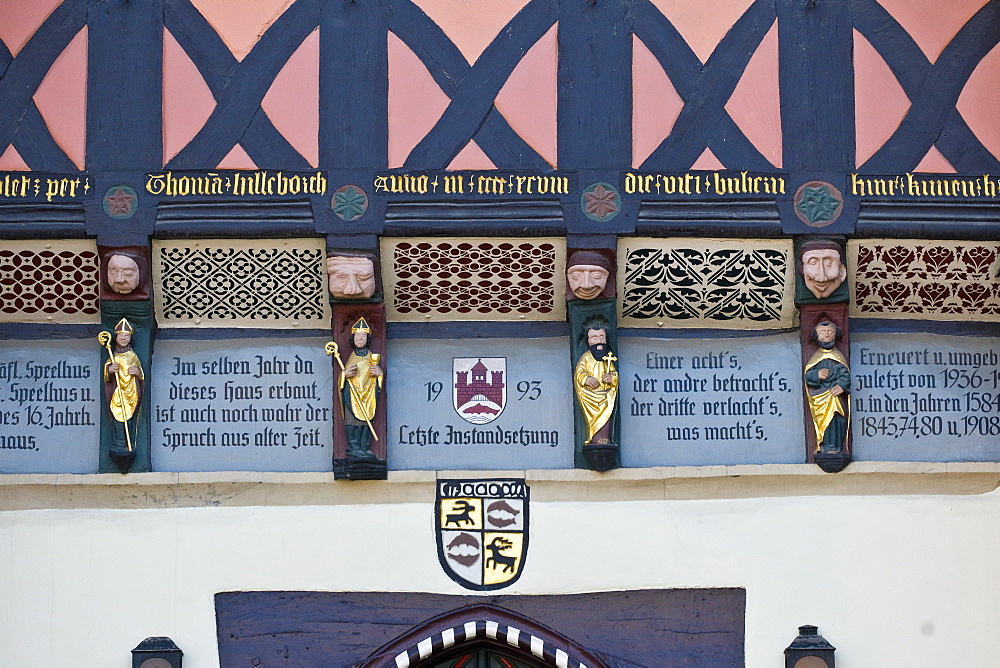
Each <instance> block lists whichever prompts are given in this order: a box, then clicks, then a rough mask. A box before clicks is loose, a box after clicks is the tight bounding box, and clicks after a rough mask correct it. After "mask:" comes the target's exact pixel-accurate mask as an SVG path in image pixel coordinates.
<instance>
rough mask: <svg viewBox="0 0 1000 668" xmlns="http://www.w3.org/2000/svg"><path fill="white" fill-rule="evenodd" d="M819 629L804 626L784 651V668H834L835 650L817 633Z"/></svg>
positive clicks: (807, 625)
mask: <svg viewBox="0 0 1000 668" xmlns="http://www.w3.org/2000/svg"><path fill="white" fill-rule="evenodd" d="M818 630H819V629H818V628H817V627H815V626H810V625H809V624H806V625H805V626H800V627H799V635H798V637H797V638H795V640H793V641H792V644H791V645H789V646H788V647H787V648H786V649H785V668H834V667H835V665H836V664H835V661H834V658H833V653H834V652H835V651H837V648H836V647H834V646H833V645H831V644H830V643H828V642H827V641H826V638H824V637H823V636H821V635H820V634H819V633H817V631H818Z"/></svg>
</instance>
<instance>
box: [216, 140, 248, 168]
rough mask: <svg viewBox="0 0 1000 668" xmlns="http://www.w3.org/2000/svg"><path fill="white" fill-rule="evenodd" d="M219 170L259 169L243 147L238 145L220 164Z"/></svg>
mask: <svg viewBox="0 0 1000 668" xmlns="http://www.w3.org/2000/svg"><path fill="white" fill-rule="evenodd" d="M218 168H219V169H257V165H255V164H254V161H253V160H251V159H250V156H249V155H247V152H246V151H244V150H243V147H242V146H240V145H239V144H237V145H236V146H234V147H233V150H231V151H230V152H229V153H227V154H226V157H225V158H223V159H222V162H220V163H219V164H218Z"/></svg>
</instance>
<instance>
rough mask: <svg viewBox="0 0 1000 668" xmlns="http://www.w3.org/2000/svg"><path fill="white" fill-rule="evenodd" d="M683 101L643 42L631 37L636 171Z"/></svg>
mask: <svg viewBox="0 0 1000 668" xmlns="http://www.w3.org/2000/svg"><path fill="white" fill-rule="evenodd" d="M683 108H684V100H682V99H681V96H680V95H678V94H677V89H676V88H674V85H673V84H672V83H670V79H669V78H668V77H667V73H666V72H664V71H663V67H662V66H661V65H660V63H659V61H658V60H656V56H654V55H653V54H652V53H651V52H650V50H649V48H647V47H646V45H645V44H643V43H642V40H641V39H639V38H638V37H636V36H635V35H632V167H633V168H635V169H638V168H639V167H640V166H641V165H642V163H643V162H644V161H645V160H646V158H648V157H649V155H650V154H651V153H652V152H653V151H655V150H656V147H657V146H659V145H660V144H661V143H662V142H663V140H664V139H666V138H667V135H669V134H670V130H671V129H672V128H673V127H674V123H675V122H676V121H677V117H678V116H680V113H681V109H683Z"/></svg>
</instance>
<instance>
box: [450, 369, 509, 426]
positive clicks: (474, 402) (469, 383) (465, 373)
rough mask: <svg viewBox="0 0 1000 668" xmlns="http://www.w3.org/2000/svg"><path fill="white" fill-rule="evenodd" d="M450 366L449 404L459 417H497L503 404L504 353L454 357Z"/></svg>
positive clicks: (477, 420)
mask: <svg viewBox="0 0 1000 668" xmlns="http://www.w3.org/2000/svg"><path fill="white" fill-rule="evenodd" d="M452 370H453V376H454V380H455V382H454V383H453V384H452V393H451V397H452V405H453V406H454V407H455V412H456V413H458V414H459V416H460V417H461V418H462V419H463V420H465V421H466V422H471V423H472V424H486V423H487V422H493V420H496V419H497V418H498V417H500V414H501V413H503V409H504V406H506V405H507V383H506V381H505V379H504V376H505V375H507V358H506V357H456V358H454V361H453V362H452Z"/></svg>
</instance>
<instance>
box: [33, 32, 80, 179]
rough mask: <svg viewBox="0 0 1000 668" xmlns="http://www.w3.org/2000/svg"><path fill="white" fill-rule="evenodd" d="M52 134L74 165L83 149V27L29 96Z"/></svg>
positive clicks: (76, 163) (78, 166) (77, 166)
mask: <svg viewBox="0 0 1000 668" xmlns="http://www.w3.org/2000/svg"><path fill="white" fill-rule="evenodd" d="M33 99H34V101H35V104H36V105H37V106H38V111H39V112H41V114H42V118H44V119H45V125H46V126H48V128H49V132H50V133H51V134H52V138H53V139H55V140H56V143H57V144H59V146H60V147H61V148H62V150H63V151H65V152H66V155H68V156H69V159H70V160H72V161H73V163H74V164H75V165H76V168H77V169H83V168H84V164H85V160H86V150H87V27H86V26H84V27H83V28H82V29H81V30H80V32H78V33H77V34H76V36H75V37H74V38H73V39H72V40H70V43H69V44H68V45H67V46H66V48H65V49H63V52H62V53H60V54H59V57H58V58H56V60H55V62H54V63H52V67H50V68H49V71H48V73H47V74H46V75H45V78H44V79H42V83H41V85H39V86H38V90H36V91H35V95H34V97H33Z"/></svg>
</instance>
